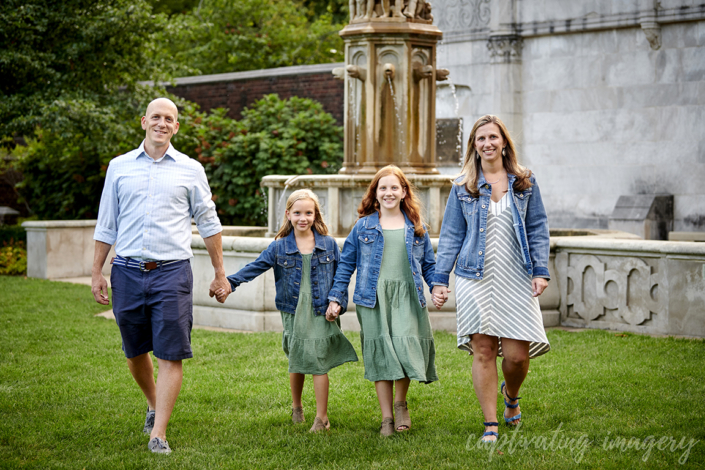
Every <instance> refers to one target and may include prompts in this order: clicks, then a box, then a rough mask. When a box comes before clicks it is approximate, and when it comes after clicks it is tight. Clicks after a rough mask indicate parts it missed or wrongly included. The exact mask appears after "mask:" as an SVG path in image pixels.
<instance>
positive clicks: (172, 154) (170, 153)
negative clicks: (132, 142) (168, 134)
mask: <svg viewBox="0 0 705 470" xmlns="http://www.w3.org/2000/svg"><path fill="white" fill-rule="evenodd" d="M142 155H144V156H145V157H146V158H149V159H150V160H151V158H152V157H150V156H149V155H147V152H145V151H144V140H143V141H142V143H141V144H140V146H139V147H137V156H136V157H135V159H137V158H139V157H141V156H142ZM166 157H169V158H170V159H172V160H174V161H175V162H178V161H179V160H181V159H182V158H183V157H186V155H184V154H183V153H181V152H179V151H178V150H176V149H175V148H174V146H173V145H171V142H169V148H167V149H166V152H164V156H162V158H160V159H159V160H157V161H158V162H159V161H162V160H163V159H164V158H166ZM186 158H188V157H186Z"/></svg>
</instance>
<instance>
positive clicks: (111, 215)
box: [93, 165, 120, 245]
mask: <svg viewBox="0 0 705 470" xmlns="http://www.w3.org/2000/svg"><path fill="white" fill-rule="evenodd" d="M114 175H115V173H114V171H113V167H112V166H111V165H108V171H107V172H106V175H105V184H104V186H103V194H102V195H101V196H100V206H99V209H98V222H97V223H96V226H95V232H94V233H93V240H96V241H99V242H103V243H107V244H108V245H114V244H115V242H116V241H117V235H118V230H117V227H118V215H119V214H120V208H119V206H118V195H117V191H116V189H115V176H114Z"/></svg>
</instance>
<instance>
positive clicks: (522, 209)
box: [433, 172, 550, 286]
mask: <svg viewBox="0 0 705 470" xmlns="http://www.w3.org/2000/svg"><path fill="white" fill-rule="evenodd" d="M508 177H509V187H510V188H511V195H512V203H511V208H512V218H513V219H514V233H515V234H516V237H517V240H518V241H519V246H520V247H521V253H522V258H523V262H524V267H525V268H526V272H527V273H528V274H529V276H531V277H543V278H546V279H549V278H550V277H549V274H548V255H549V235H548V218H547V217H546V210H545V209H544V207H543V202H542V201H541V192H540V191H539V186H538V184H536V179H535V178H534V176H533V175H532V176H531V183H532V184H533V185H532V186H531V187H530V188H529V189H526V190H524V191H515V190H514V181H515V180H516V176H515V175H512V174H509V175H508ZM461 179H462V177H460V178H458V179H457V180H455V182H456V183H458V182H460V180H461ZM477 186H478V188H479V189H480V197H479V198H474V197H472V196H471V195H470V193H468V190H467V188H466V187H465V186H458V185H457V184H454V185H453V188H452V189H451V190H450V195H449V196H448V204H446V211H445V214H444V216H443V225H442V227H441V235H440V239H439V241H438V256H437V261H436V276H435V277H434V281H433V283H434V284H437V285H444V286H447V285H448V276H449V274H450V271H451V270H452V269H453V265H454V264H455V265H456V267H455V274H456V275H457V276H461V277H465V278H468V279H482V277H483V275H484V267H485V241H486V235H487V232H486V230H487V211H489V208H490V195H491V194H492V186H491V185H490V184H489V183H488V182H487V180H485V176H484V175H483V174H482V172H480V175H479V178H478V181H477ZM456 259H457V264H456Z"/></svg>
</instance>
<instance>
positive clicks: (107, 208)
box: [93, 142, 223, 260]
mask: <svg viewBox="0 0 705 470" xmlns="http://www.w3.org/2000/svg"><path fill="white" fill-rule="evenodd" d="M211 198H212V196H211V190H210V187H209V186H208V180H207V179H206V173H205V171H204V170H203V165H201V164H200V163H199V162H197V161H196V160H193V159H192V158H189V157H188V156H187V155H184V154H183V153H181V152H179V151H177V150H175V149H174V147H173V146H172V145H171V144H169V149H168V150H167V151H166V153H165V154H164V156H163V157H162V158H160V159H159V160H156V161H155V160H153V159H152V158H151V157H150V156H149V155H147V154H146V153H145V151H144V142H142V144H140V146H139V147H138V148H137V149H135V150H133V151H131V152H128V153H126V154H125V155H121V156H119V157H116V158H114V159H113V160H111V162H110V165H109V166H108V171H107V174H106V176H105V186H104V187H103V195H102V196H101V198H100V208H99V211H98V223H97V225H96V228H95V233H94V235H93V239H94V240H98V241H101V242H103V243H107V244H108V245H112V244H115V253H117V254H118V255H120V256H122V257H125V258H135V259H142V260H182V259H189V258H192V257H193V252H192V251H191V218H192V217H193V218H194V220H195V221H196V226H197V227H198V232H199V233H200V234H201V236H202V237H203V238H208V237H210V236H213V235H216V234H218V233H220V232H221V231H222V230H223V228H222V226H221V225H220V220H219V219H218V214H217V213H216V210H215V204H214V203H213V201H212V199H211Z"/></svg>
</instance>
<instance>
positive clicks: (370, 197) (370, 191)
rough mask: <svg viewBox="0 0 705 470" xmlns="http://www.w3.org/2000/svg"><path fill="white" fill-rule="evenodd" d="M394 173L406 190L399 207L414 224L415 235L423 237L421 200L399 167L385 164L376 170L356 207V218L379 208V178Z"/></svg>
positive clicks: (424, 230) (424, 231)
mask: <svg viewBox="0 0 705 470" xmlns="http://www.w3.org/2000/svg"><path fill="white" fill-rule="evenodd" d="M389 175H394V176H396V177H397V178H399V182H400V183H401V186H402V188H404V190H405V191H406V196H404V199H403V200H402V201H401V204H400V208H401V210H402V211H403V212H404V213H405V214H406V216H407V217H408V218H409V220H410V221H411V223H413V224H414V234H415V235H416V236H417V237H423V235H424V234H425V233H426V229H425V228H424V226H423V217H422V215H421V201H420V200H419V198H418V196H417V195H416V190H415V189H414V186H413V185H412V184H411V183H410V182H409V180H408V179H407V178H406V175H405V174H404V172H403V171H401V169H399V167H397V166H394V165H387V166H385V167H384V168H382V169H381V170H379V171H378V172H377V174H376V175H375V177H374V178H372V182H371V183H370V185H369V186H368V187H367V192H366V193H365V195H364V196H363V197H362V202H361V203H360V207H358V208H357V213H358V219H361V218H362V217H365V216H368V215H370V214H373V213H375V212H377V211H378V210H379V202H378V201H377V186H378V185H379V180H380V179H382V178H384V177H385V176H389Z"/></svg>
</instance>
